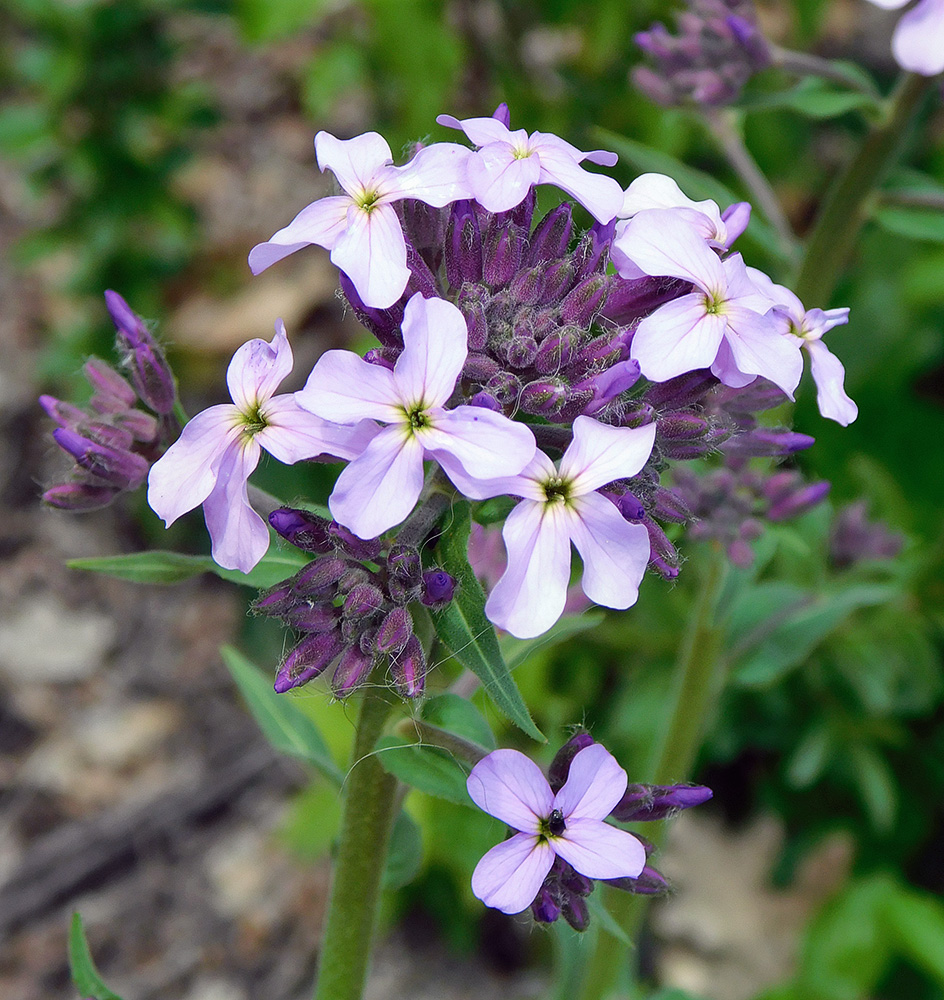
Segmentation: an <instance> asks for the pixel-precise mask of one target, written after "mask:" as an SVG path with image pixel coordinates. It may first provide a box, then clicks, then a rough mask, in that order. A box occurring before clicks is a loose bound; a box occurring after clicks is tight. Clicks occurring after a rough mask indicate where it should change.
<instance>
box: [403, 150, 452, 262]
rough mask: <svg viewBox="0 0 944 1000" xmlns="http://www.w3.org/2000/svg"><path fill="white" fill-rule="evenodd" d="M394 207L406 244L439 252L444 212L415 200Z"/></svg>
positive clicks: (410, 199) (443, 228)
mask: <svg viewBox="0 0 944 1000" xmlns="http://www.w3.org/2000/svg"><path fill="white" fill-rule="evenodd" d="M422 148H423V146H422V145H420V144H419V143H418V144H417V148H416V152H417V153H418V152H419V151H420V150H421V149H422ZM414 155H415V154H414ZM412 158H413V157H410V159H412ZM395 207H396V210H397V212H398V214H399V216H400V218H401V220H402V221H403V230H404V233H405V234H406V236H407V242H408V243H411V244H412V245H413V246H414V247H416V248H417V249H418V250H424V251H425V250H430V251H432V252H433V254H434V255H435V254H436V253H437V252H441V248H442V242H443V234H444V233H445V228H446V227H445V218H444V216H445V213H444V212H442V211H441V210H440V209H438V208H434V207H433V206H432V205H427V204H426V202H424V201H417V200H416V199H415V198H404V199H403V200H402V201H398V202H397V203H396V206H395ZM434 269H435V268H434Z"/></svg>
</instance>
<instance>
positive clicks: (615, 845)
mask: <svg viewBox="0 0 944 1000" xmlns="http://www.w3.org/2000/svg"><path fill="white" fill-rule="evenodd" d="M551 846H552V847H553V848H554V851H555V852H556V853H557V854H559V855H560V856H561V857H562V858H563V859H564V860H565V861H566V862H568V864H571V865H573V867H574V868H575V869H576V870H577V871H578V872H580V874H581V875H586V876H587V878H635V877H636V876H637V875H638V874H639V873H640V872H641V871H642V870H643V868H644V867H645V865H646V849H645V848H644V847H643V846H642V844H641V843H640V842H639V840H637V839H636V838H635V837H634V836H633V835H632V834H631V833H627V832H626V831H625V830H618V829H617V828H616V827H615V826H610V825H609V824H608V823H601V822H600V821H599V820H596V819H576V820H573V821H572V822H571V823H568V824H567V829H566V830H564V833H563V835H562V836H560V837H555V838H554V840H553V841H552V842H551Z"/></svg>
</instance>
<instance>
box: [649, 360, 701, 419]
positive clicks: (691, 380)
mask: <svg viewBox="0 0 944 1000" xmlns="http://www.w3.org/2000/svg"><path fill="white" fill-rule="evenodd" d="M716 385H718V380H717V379H716V378H715V377H714V375H712V374H711V372H710V371H708V370H707V369H705V368H702V369H698V370H697V371H693V372H686V373H685V374H684V375H677V376H676V377H675V378H670V379H669V380H668V381H667V382H655V383H653V384H652V385H650V386H649V387H648V388H647V389H646V395H645V398H646V402H648V403H651V404H652V405H653V406H655V407H656V408H657V409H660V410H663V409H665V410H677V409H681V408H682V407H685V406H691V405H692V404H693V403H697V402H699V401H700V400H702V399H703V398H704V397H705V395H706V394H707V393H708V392H709V391H710V390H711V389H713V388H714V387H715V386H716Z"/></svg>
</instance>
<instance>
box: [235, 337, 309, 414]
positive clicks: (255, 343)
mask: <svg viewBox="0 0 944 1000" xmlns="http://www.w3.org/2000/svg"><path fill="white" fill-rule="evenodd" d="M292 365H293V361H292V348H291V347H290V346H289V342H288V337H287V336H286V334H285V324H284V323H283V322H282V321H281V320H276V323H275V336H274V337H273V338H272V341H271V343H266V342H265V341H264V340H261V339H256V340H249V341H247V342H246V343H245V344H243V345H242V347H240V348H239V349H238V350H237V351H236V353H235V354H234V355H233V360H232V361H230V363H229V368H227V369H226V384H227V386H228V387H229V394H230V396H232V398H233V402H234V403H235V404H236V406H237V407H238V408H239V410H240V412H242V413H244V414H247V415H249V414H252V412H253V411H254V410H255V409H257V408H258V407H259V406H260V405H261V404H263V403H265V402H266V400H268V399H269V398H270V397H272V396H273V395H274V394H275V390H276V389H278V387H279V386H280V385H281V384H282V382H283V380H284V379H285V378H286V377H287V376H289V375H291V373H292Z"/></svg>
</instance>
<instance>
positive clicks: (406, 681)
mask: <svg viewBox="0 0 944 1000" xmlns="http://www.w3.org/2000/svg"><path fill="white" fill-rule="evenodd" d="M390 675H391V677H392V678H393V683H394V685H395V686H396V688H397V690H398V691H399V692H400V694H402V695H403V696H404V697H405V698H419V697H420V696H421V695H422V693H423V690H424V689H425V686H426V656H425V655H424V653H423V647H422V646H421V645H420V641H419V639H417V638H416V636H415V635H411V636H410V638H409V639H407V641H406V646H404V648H403V651H402V652H401V653H400V654H399V655H398V656H393V657H391V660H390Z"/></svg>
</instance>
